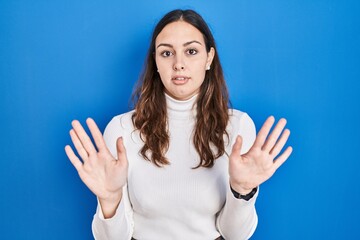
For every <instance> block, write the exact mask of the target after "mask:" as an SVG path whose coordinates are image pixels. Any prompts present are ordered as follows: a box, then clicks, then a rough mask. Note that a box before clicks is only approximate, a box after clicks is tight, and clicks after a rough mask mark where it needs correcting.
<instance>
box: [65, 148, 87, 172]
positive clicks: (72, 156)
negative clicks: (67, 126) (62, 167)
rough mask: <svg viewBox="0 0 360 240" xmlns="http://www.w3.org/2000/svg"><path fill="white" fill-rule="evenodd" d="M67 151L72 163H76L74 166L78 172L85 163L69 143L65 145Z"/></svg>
mask: <svg viewBox="0 0 360 240" xmlns="http://www.w3.org/2000/svg"><path fill="white" fill-rule="evenodd" d="M65 152H66V155H67V156H68V158H69V159H70V162H71V163H72V165H74V167H75V168H76V170H77V171H78V172H79V171H81V170H82V167H83V164H82V162H81V161H80V159H79V158H78V157H77V156H76V155H75V153H74V151H73V150H72V148H71V147H70V146H69V145H66V146H65Z"/></svg>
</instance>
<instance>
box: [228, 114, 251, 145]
mask: <svg viewBox="0 0 360 240" xmlns="http://www.w3.org/2000/svg"><path fill="white" fill-rule="evenodd" d="M229 116H230V119H229V128H228V129H229V133H230V134H231V135H232V136H233V140H234V141H235V138H236V136H237V135H240V136H241V137H242V138H243V147H242V152H247V151H248V150H249V149H250V147H251V146H252V144H253V143H254V141H255V138H256V128H255V124H254V121H253V120H252V119H251V117H250V116H249V115H248V114H247V113H246V112H242V111H240V110H237V109H229Z"/></svg>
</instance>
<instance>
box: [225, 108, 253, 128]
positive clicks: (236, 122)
mask: <svg viewBox="0 0 360 240" xmlns="http://www.w3.org/2000/svg"><path fill="white" fill-rule="evenodd" d="M229 116H230V119H229V121H230V124H231V125H232V126H233V127H235V128H238V129H239V130H240V129H249V128H254V131H256V130H255V124H254V121H253V120H252V119H251V117H250V116H249V115H248V114H247V113H246V112H242V111H240V110H237V109H229Z"/></svg>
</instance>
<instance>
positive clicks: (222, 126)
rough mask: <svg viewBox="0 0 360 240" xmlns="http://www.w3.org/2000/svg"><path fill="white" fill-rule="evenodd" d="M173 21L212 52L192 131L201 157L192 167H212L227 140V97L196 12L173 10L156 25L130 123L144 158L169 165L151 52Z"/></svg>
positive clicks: (161, 96)
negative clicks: (199, 35) (182, 23)
mask: <svg viewBox="0 0 360 240" xmlns="http://www.w3.org/2000/svg"><path fill="white" fill-rule="evenodd" d="M176 21H185V22H187V23H189V24H191V25H192V26H194V27H195V28H197V29H198V30H199V31H200V32H201V33H202V35H203V37H204V41H205V46H206V50H207V52H209V51H210V49H211V47H213V48H214V49H215V56H214V59H213V62H212V64H211V69H210V70H208V71H206V74H205V79H204V82H203V83H202V85H201V87H200V90H199V93H198V96H197V99H196V103H195V104H196V108H197V109H196V110H197V114H196V123H195V129H194V132H193V143H194V146H195V149H196V151H197V152H198V154H199V157H200V162H199V164H198V165H197V166H196V167H194V168H198V167H207V168H211V167H212V166H213V165H214V161H215V160H216V159H217V158H218V157H220V156H222V155H223V154H225V153H226V152H225V140H224V136H226V137H227V138H229V136H228V133H227V132H226V126H227V124H228V121H229V113H228V104H229V96H228V90H227V87H226V84H225V80H224V75H223V70H222V67H221V64H220V59H219V57H218V55H217V51H216V45H215V40H214V37H213V35H212V34H211V31H210V29H209V27H208V25H207V24H206V22H205V21H204V19H203V18H202V17H201V16H200V15H199V14H198V13H196V12H195V11H193V10H180V9H177V10H173V11H171V12H169V13H167V14H166V15H165V16H164V17H163V18H162V19H161V20H160V21H159V22H158V24H157V25H156V27H155V29H154V31H153V34H152V39H151V43H150V46H149V50H148V53H147V57H146V62H145V66H144V69H143V71H142V73H141V75H140V78H139V81H138V84H137V86H136V88H135V91H134V93H133V100H134V101H135V111H134V113H133V115H132V122H133V124H134V126H135V128H136V129H137V130H139V131H140V136H141V139H142V141H143V142H144V146H143V147H142V148H141V150H140V154H141V155H142V156H143V157H144V159H146V160H148V161H151V162H153V163H154V164H155V165H156V166H158V167H161V166H163V165H167V164H170V163H169V161H168V159H166V157H165V153H166V152H167V150H168V148H169V141H170V137H169V131H168V118H167V108H166V99H165V94H164V90H165V88H164V85H163V83H162V81H161V79H160V75H159V73H158V72H157V68H156V62H155V57H154V53H155V40H156V37H157V36H158V35H159V33H160V32H161V31H162V29H163V28H164V27H165V26H166V25H168V24H169V23H172V22H176ZM164 126H166V127H164Z"/></svg>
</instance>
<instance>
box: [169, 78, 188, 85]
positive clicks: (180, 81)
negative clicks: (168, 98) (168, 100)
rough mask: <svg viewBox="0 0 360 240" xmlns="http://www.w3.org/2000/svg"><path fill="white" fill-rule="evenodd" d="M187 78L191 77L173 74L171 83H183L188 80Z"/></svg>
mask: <svg viewBox="0 0 360 240" xmlns="http://www.w3.org/2000/svg"><path fill="white" fill-rule="evenodd" d="M189 79H191V78H190V77H187V76H174V77H172V78H171V80H172V81H173V83H174V84H176V85H182V84H185V83H187V82H188V81H189Z"/></svg>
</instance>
